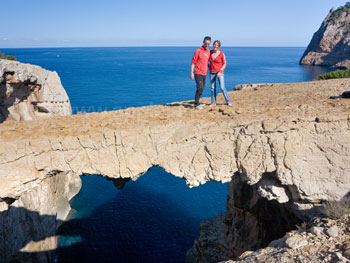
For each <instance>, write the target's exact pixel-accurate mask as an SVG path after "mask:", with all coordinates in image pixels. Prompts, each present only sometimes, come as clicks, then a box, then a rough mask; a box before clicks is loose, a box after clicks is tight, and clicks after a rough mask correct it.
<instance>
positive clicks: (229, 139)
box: [0, 79, 350, 260]
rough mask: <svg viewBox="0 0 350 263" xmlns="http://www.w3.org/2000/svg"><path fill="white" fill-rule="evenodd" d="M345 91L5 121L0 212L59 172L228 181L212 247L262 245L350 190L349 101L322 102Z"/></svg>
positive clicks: (281, 87)
mask: <svg viewBox="0 0 350 263" xmlns="http://www.w3.org/2000/svg"><path fill="white" fill-rule="evenodd" d="M349 89H350V80H347V79H342V80H328V81H319V82H306V83H291V84H268V85H266V86H261V87H260V86H259V88H258V89H246V90H242V91H238V92H233V93H230V94H229V96H230V99H231V101H232V102H233V106H232V107H229V106H226V105H224V100H223V98H222V97H220V96H219V98H218V106H216V107H215V108H212V109H209V107H206V108H204V110H202V111H197V110H194V109H193V105H192V104H191V103H190V102H180V103H172V104H168V105H158V106H149V107H141V108H130V109H126V110H120V111H114V112H102V113H91V114H84V115H74V116H66V117H52V118H49V119H45V120H37V121H28V122H14V121H8V122H6V123H4V124H2V125H0V145H1V147H0V198H2V200H4V201H5V200H11V202H12V203H11V202H10V203H9V204H8V207H7V208H5V209H4V211H7V210H9V209H12V206H13V204H14V203H15V202H16V201H17V200H20V199H21V198H22V196H26V195H28V194H30V193H31V192H32V191H33V189H36V188H38V187H39V188H40V187H42V186H41V185H42V182H43V181H45V180H47V178H51V177H52V176H54V177H57V175H58V174H66V175H68V174H71V175H72V176H73V175H74V176H78V175H82V174H84V175H88V174H99V175H102V176H107V177H110V178H131V179H132V180H136V179H137V178H138V177H139V176H141V175H142V174H143V173H144V172H146V171H147V170H148V169H149V168H150V167H152V166H160V167H162V168H164V169H165V170H166V171H168V172H170V173H172V174H174V175H175V176H178V177H181V178H184V179H185V180H186V182H187V184H188V185H189V186H197V185H199V184H203V183H205V182H207V181H211V180H215V181H221V182H231V181H232V182H231V184H230V196H229V201H228V209H227V210H228V212H227V214H226V215H225V217H224V221H223V223H224V225H223V224H222V223H220V222H218V221H216V223H215V224H217V225H220V226H223V229H225V233H224V234H222V233H220V234H219V235H218V236H217V237H213V238H210V242H211V244H214V243H218V244H224V243H225V244H227V246H225V249H224V250H225V253H226V254H225V255H226V256H227V255H229V256H230V255H233V256H236V255H238V254H239V251H241V250H245V249H247V248H257V247H259V246H263V245H265V244H266V242H267V241H266V240H265V237H267V236H268V233H270V230H271V229H270V228H269V224H270V223H272V224H274V225H275V226H276V229H277V230H278V231H276V232H272V233H273V235H272V237H273V238H274V237H277V236H278V235H279V234H280V231H285V230H288V228H289V225H290V224H292V223H294V222H295V221H298V220H299V219H300V218H303V217H308V216H310V215H311V214H312V213H313V210H314V209H313V208H314V207H317V206H318V204H319V203H321V202H323V201H324V200H339V199H341V198H342V197H343V196H344V195H346V194H347V193H348V192H349V190H350V174H349V173H348V169H349V164H350V131H349V127H350V121H349V113H350V101H349V100H344V99H336V100H331V99H329V97H330V96H333V95H339V94H341V93H342V92H343V91H345V90H349ZM203 102H206V103H209V102H210V101H209V99H208V98H207V99H203ZM5 124H6V125H5ZM54 174H55V175H54ZM56 187H57V183H56ZM56 192H57V191H56ZM245 194H246V195H247V197H245ZM56 198H57V197H56ZM56 202H57V201H56ZM63 203H64V201H63ZM42 205H43V206H46V203H43V204H42ZM52 207H57V203H56V206H52ZM63 207H67V206H63ZM23 208H24V209H26V210H28V211H33V212H35V211H38V210H37V209H38V208H36V207H31V206H30V205H29V204H27V205H23ZM42 209H43V208H42ZM45 209H48V208H45ZM50 209H51V208H50ZM55 209H57V208H55ZM269 210H271V211H272V212H271V213H272V214H277V215H278V217H276V218H274V217H273V216H272V215H271V213H270V212H269ZM45 211H46V210H45ZM50 211H51V210H50ZM61 211H62V210H61ZM63 211H64V209H63ZM56 212H57V211H56ZM47 213H48V214H49V215H52V214H54V213H55V211H51V212H47ZM62 213H63V214H65V212H62ZM261 216H263V217H266V221H264V220H263V219H262V217H261ZM219 220H220V219H219ZM204 228H206V229H209V230H210V227H209V226H208V227H204ZM49 229H50V228H49ZM245 229H250V230H251V229H254V233H250V232H246V231H245ZM255 230H256V231H255ZM5 231H6V230H5ZM204 236H205V235H204ZM220 237H225V240H224V241H223V240H222V239H220ZM7 238H9V239H10V238H11V235H8V236H7ZM12 238H14V237H13V236H12ZM255 238H258V239H255ZM18 242H21V244H22V246H23V245H24V244H26V240H21V241H18ZM247 242H250V244H247ZM197 244H198V248H200V249H201V248H202V247H203V246H205V244H204V243H202V242H200V241H198V242H197ZM0 245H1V244H0ZM20 246H21V245H17V246H16V247H17V248H19V247H20ZM219 246H221V245H219ZM211 247H212V246H211ZM226 248H227V249H226ZM213 250H214V251H220V249H217V250H215V248H213ZM199 251H201V250H199ZM203 251H204V250H203ZM197 252H198V251H197ZM194 254H196V253H195V252H193V253H192V255H194ZM202 254H205V255H210V253H206V252H203V253H202ZM225 255H224V256H223V257H221V256H220V257H219V256H218V255H217V256H216V259H220V260H221V259H224V257H226V256H225Z"/></svg>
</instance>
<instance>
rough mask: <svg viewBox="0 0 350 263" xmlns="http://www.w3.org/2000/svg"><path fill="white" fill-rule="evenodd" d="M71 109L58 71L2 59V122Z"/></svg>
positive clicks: (54, 113)
mask: <svg viewBox="0 0 350 263" xmlns="http://www.w3.org/2000/svg"><path fill="white" fill-rule="evenodd" d="M71 113H72V110H71V105H70V102H69V98H68V96H67V93H66V91H65V90H64V88H63V87H62V84H61V80H60V78H59V76H58V75H57V73H56V72H52V71H48V70H45V69H43V68H41V67H39V66H34V65H30V64H23V63H20V62H17V61H10V60H6V59H0V123H1V122H3V121H5V120H17V121H20V120H35V119H38V118H43V117H48V116H57V115H58V116H65V115H70V114H71Z"/></svg>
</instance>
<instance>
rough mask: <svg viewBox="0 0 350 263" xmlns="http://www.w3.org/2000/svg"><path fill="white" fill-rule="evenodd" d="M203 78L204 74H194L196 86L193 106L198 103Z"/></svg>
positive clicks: (202, 87) (201, 91)
mask: <svg viewBox="0 0 350 263" xmlns="http://www.w3.org/2000/svg"><path fill="white" fill-rule="evenodd" d="M205 78H206V76H203V75H198V74H194V79H195V80H196V86H197V90H196V96H195V98H194V105H195V106H197V105H199V98H200V97H201V96H202V93H203V90H204V87H205Z"/></svg>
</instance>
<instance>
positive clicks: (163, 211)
mask: <svg viewBox="0 0 350 263" xmlns="http://www.w3.org/2000/svg"><path fill="white" fill-rule="evenodd" d="M81 179H82V188H81V190H80V192H79V194H78V195H76V196H75V197H74V198H73V200H72V201H71V207H72V213H71V215H70V218H69V220H68V221H66V222H64V223H63V224H62V225H61V226H60V228H59V229H58V235H59V236H60V238H59V247H58V249H57V253H56V258H55V262H58V263H63V262H184V261H185V256H186V252H187V251H188V250H189V249H190V248H191V247H192V246H193V242H194V240H195V239H196V238H197V237H198V236H199V225H200V222H202V221H203V220H206V219H210V218H213V217H215V215H216V214H218V213H224V212H225V211H226V200H227V195H228V184H227V183H225V184H223V183H220V182H207V183H206V184H204V185H201V186H198V187H194V188H189V187H188V186H187V185H186V183H185V180H183V179H181V178H177V177H175V176H174V175H172V174H169V173H167V172H166V171H165V170H163V169H162V168H160V167H152V168H151V169H150V170H149V171H148V172H146V173H145V174H144V175H142V176H141V177H140V178H138V179H137V180H136V181H131V180H128V179H113V180H111V179H107V180H106V178H104V177H101V176H97V175H89V176H81Z"/></svg>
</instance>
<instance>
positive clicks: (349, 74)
mask: <svg viewBox="0 0 350 263" xmlns="http://www.w3.org/2000/svg"><path fill="white" fill-rule="evenodd" d="M343 78H350V69H342V70H336V71H332V72H328V73H326V74H323V75H321V76H319V77H318V78H316V80H326V79H343Z"/></svg>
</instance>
